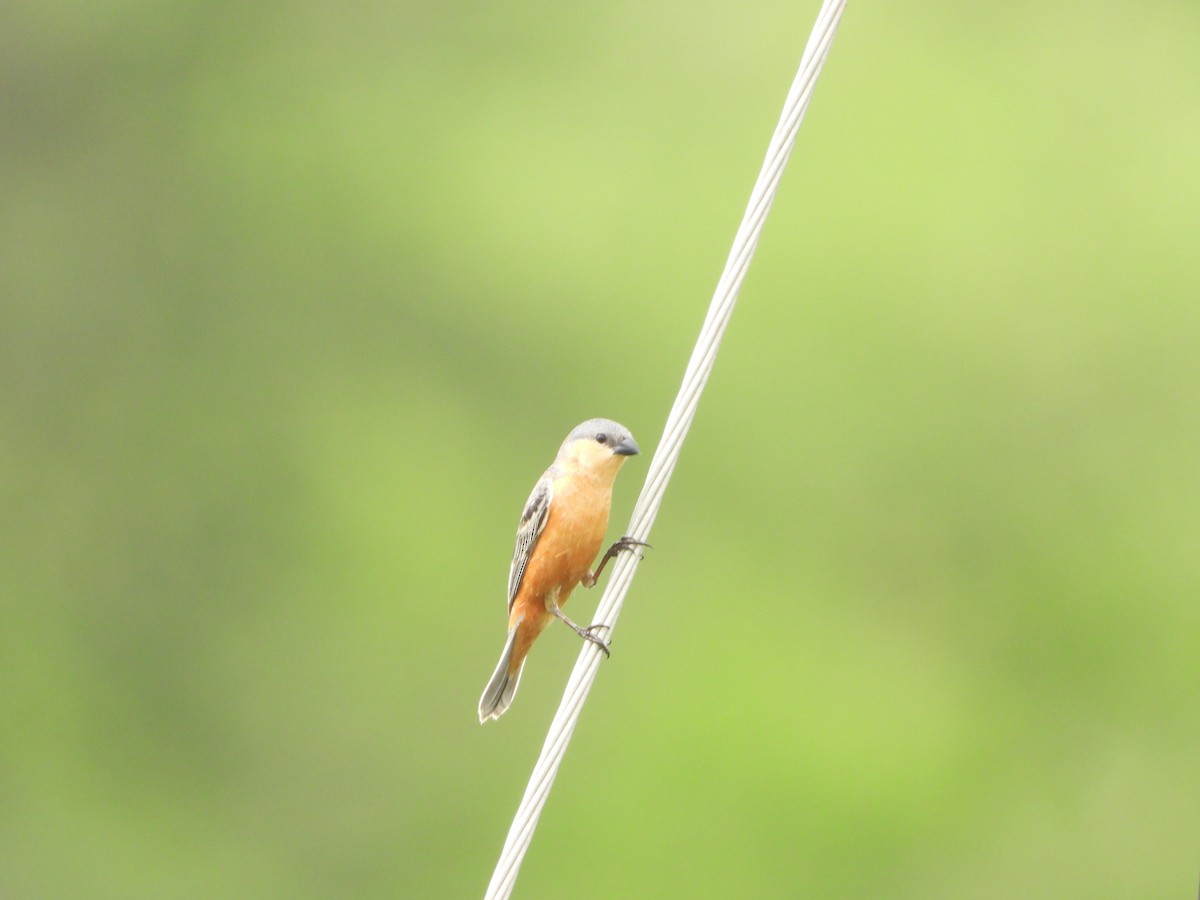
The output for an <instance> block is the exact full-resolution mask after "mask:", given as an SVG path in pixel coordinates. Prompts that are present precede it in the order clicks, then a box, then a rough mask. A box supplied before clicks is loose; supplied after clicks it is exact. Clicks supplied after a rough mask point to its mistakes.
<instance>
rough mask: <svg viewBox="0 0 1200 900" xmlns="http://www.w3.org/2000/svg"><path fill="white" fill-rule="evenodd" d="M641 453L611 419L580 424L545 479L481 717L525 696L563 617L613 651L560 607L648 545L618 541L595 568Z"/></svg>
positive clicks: (534, 497) (525, 518)
mask: <svg viewBox="0 0 1200 900" xmlns="http://www.w3.org/2000/svg"><path fill="white" fill-rule="evenodd" d="M637 452H638V445H637V444H636V443H635V442H634V440H633V435H631V434H630V433H629V430H628V429H627V428H625V427H624V426H623V425H618V424H617V423H616V422H613V421H612V420H610V419H589V420H588V421H586V422H584V423H583V424H582V425H579V426H577V427H575V428H574V429H573V430H572V431H571V433H570V434H568V435H567V439H566V440H565V441H563V444H562V446H561V447H560V448H559V449H558V456H556V457H555V458H554V463H553V464H552V465H551V466H550V468H549V469H547V470H546V472H545V474H543V475H542V477H541V478H539V479H538V482H537V484H536V485H534V487H533V493H532V494H530V495H529V500H528V501H527V502H526V503H525V511H524V512H522V513H521V522H520V524H519V525H518V526H517V547H516V550H515V552H514V553H513V559H512V568H511V569H509V573H508V640H507V641H506V642H505V644H504V652H503V653H501V654H500V662H499V664H497V666H496V671H495V672H494V673H493V674H492V678H491V681H489V682H488V685H487V687H486V688H484V689H483V696H482V697H481V698H480V699H479V721H480V722H486V721H487V720H488V719H498V718H500V716H501V715H503V714H504V711H505V710H506V709H508V707H509V704H511V703H512V701H513V696H514V695H515V694H516V693H517V683H518V681H520V678H521V669H522V668H523V667H524V665H525V655H526V654H527V653H529V648H530V646H531V645H532V644H533V642H534V640H536V639H537V636H538V635H539V634H541V633H542V629H543V628H545V627H546V626H547V625H549V624H550V622H551V620H553V619H555V618H558V619H561V620H562V621H564V622H566V623H567V624H568V625H569V626H571V628H572V629H574V630H575V632H576V633H577V634H578V635H579V636H580V637H582V638H584V639H585V640H589V641H592V642H594V643H596V644H598V645H599V646H600V648H601V649H602V650H604V653H605V655H607V654H608V644H607V643H606V642H605V641H604V640H603V639H601V638H600V637H599V636H597V635H595V634H593V633H592V629H591V628H583V627H581V626H579V625H576V624H575V623H574V622H572V621H571V620H570V619H568V618H567V617H566V616H565V615H564V614H563V612H562V609H561V608H560V607H561V606H562V605H563V604H564V603H566V602H567V598H568V597H570V596H571V591H573V590H575V585H577V584H579V583H581V582H582V583H583V586H584V587H591V586H592V585H594V584H595V583H596V579H597V578H599V576H600V573H601V571H603V569H604V566H605V564H606V563H607V562H608V561H609V560H610V559H612V558H613V557H615V556H616V555H617V554H618V553H619V552H620V551H622V550H631V549H633V548H634V547H638V546H645V545H644V544H642V543H641V542H640V541H635V540H633V539H632V538H627V537H625V538H621V540H619V541H617V542H616V543H615V544H613V545H612V546H611V547H610V548H609V549H608V552H607V553H605V554H604V558H603V559H602V560H601V561H600V565H599V566H597V568H596V570H595V571H594V572H593V571H591V570H590V568H589V567H590V566H591V564H592V561H593V560H594V559H595V558H596V554H597V553H598V552H599V551H600V544H601V543H602V542H603V540H604V532H605V531H606V530H607V528H608V512H609V507H610V506H611V505H612V488H613V481H614V480H615V479H616V477H617V472H618V470H620V468H621V464H622V463H624V462H625V458H626V457H628V456H633V455H635V454H636V453H637Z"/></svg>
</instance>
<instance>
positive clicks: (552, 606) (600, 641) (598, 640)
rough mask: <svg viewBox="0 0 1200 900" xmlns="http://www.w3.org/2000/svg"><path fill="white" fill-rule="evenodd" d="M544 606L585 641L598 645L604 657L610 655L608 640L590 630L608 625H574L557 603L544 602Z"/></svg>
mask: <svg viewBox="0 0 1200 900" xmlns="http://www.w3.org/2000/svg"><path fill="white" fill-rule="evenodd" d="M546 608H547V609H549V610H550V612H551V613H553V614H554V616H555V617H556V618H558V619H561V620H562V621H563V622H565V623H566V624H567V625H569V626H570V627H571V629H572V630H573V631H574V632H575V633H576V634H577V635H579V636H580V637H581V638H583V639H584V640H585V641H591V642H592V643H593V644H595V645H596V646H597V647H599V648H600V649H601V650H603V651H604V655H605V657H608V656H610V655H611V650H610V649H609V646H608V641H606V640H605V639H604V638H602V637H600V636H598V635H595V634H592V631H593V630H594V629H597V628H607V627H608V626H607V625H589V626H588V627H587V628H584V627H583V626H582V625H576V624H575V623H574V622H572V621H571V620H570V619H568V618H567V614H566V613H564V612H563V611H562V610H561V609H559V608H558V604H557V603H548V604H546Z"/></svg>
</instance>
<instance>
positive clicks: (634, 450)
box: [613, 437, 642, 456]
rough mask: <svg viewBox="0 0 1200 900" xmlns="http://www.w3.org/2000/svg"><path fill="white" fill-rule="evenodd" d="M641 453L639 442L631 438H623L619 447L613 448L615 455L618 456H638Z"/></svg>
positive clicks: (619, 442) (618, 443)
mask: <svg viewBox="0 0 1200 900" xmlns="http://www.w3.org/2000/svg"><path fill="white" fill-rule="evenodd" d="M641 452H642V451H640V450H639V449H638V445H637V442H636V441H634V439H633V438H631V437H626V438H621V440H620V441H618V442H617V446H615V447H613V453H614V454H616V455H617V456H637V455H638V454H639V453H641Z"/></svg>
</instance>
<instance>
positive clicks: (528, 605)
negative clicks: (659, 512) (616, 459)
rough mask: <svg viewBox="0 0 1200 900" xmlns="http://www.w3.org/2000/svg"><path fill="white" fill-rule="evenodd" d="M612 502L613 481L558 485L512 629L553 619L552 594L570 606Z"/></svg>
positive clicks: (574, 480)
mask: <svg viewBox="0 0 1200 900" xmlns="http://www.w3.org/2000/svg"><path fill="white" fill-rule="evenodd" d="M611 503H612V483H611V481H610V482H609V483H607V484H605V483H604V481H603V480H600V479H593V478H585V477H579V476H561V477H559V478H558V479H556V480H555V482H554V497H553V500H551V502H550V510H549V513H548V515H547V518H546V525H545V527H544V528H543V529H542V533H541V535H540V536H539V537H538V540H537V544H536V545H535V546H534V548H533V554H532V555H531V557H530V559H529V563H528V565H527V566H526V567H525V574H524V575H523V576H522V578H521V586H520V588H519V589H518V591H517V596H516V597H515V598H514V600H513V606H512V615H511V617H510V624H511V623H513V622H515V621H516V620H517V619H518V618H519V617H524V619H525V621H526V622H529V623H531V624H532V622H533V621H534V620H537V619H547V620H548V619H549V618H551V614H550V613H548V612H547V611H546V599H547V597H549V596H550V595H552V594H557V596H556V597H555V601H556V602H557V603H558V605H559V606H562V605H563V604H564V603H566V601H567V597H569V596H570V594H571V591H573V590H574V589H575V586H576V585H577V584H579V582H580V580H582V578H583V576H584V575H585V574H587V572H588V570H589V569H590V568H591V565H592V562H593V561H594V560H595V559H596V554H597V553H599V552H600V544H601V543H602V542H603V541H604V532H605V531H607V530H608V512H609V507H610V505H611ZM539 630H540V629H539Z"/></svg>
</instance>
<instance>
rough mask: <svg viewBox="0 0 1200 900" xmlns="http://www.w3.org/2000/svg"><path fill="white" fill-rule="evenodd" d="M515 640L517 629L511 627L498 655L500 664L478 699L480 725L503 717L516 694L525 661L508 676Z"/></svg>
mask: <svg viewBox="0 0 1200 900" xmlns="http://www.w3.org/2000/svg"><path fill="white" fill-rule="evenodd" d="M516 640H517V627H516V626H513V627H512V628H510V629H509V630H508V640H507V641H505V642H504V652H503V653H501V654H500V662H498V663H497V664H496V671H495V672H493V673H492V677H491V680H490V681H488V683H487V687H485V688H484V689H483V696H482V697H480V698H479V721H480V722H481V723H482V722H486V721H487V720H488V719H498V718H500V717H501V716H502V715H504V711H505V710H506V709H508V707H509V704H511V703H512V701H513V697H515V696H516V694H517V684H518V683H519V682H520V680H521V670H522V669H524V668H525V660H521V665H520V666H518V667H517V671H516V672H513V673H512V674H511V675H510V674H509V668H510V667H511V665H512V655H513V645H514V644H516Z"/></svg>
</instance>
